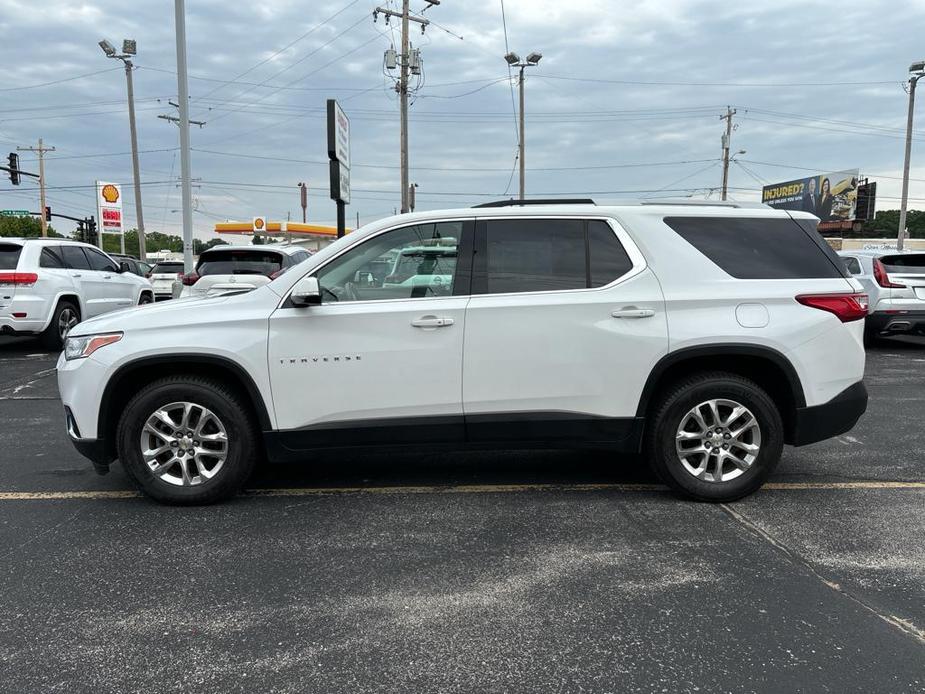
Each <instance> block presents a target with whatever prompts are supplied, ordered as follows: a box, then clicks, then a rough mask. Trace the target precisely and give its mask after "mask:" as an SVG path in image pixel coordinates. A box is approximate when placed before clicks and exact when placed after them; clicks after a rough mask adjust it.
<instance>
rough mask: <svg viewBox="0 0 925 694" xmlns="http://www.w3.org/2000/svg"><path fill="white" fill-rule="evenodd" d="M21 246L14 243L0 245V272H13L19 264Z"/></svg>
mask: <svg viewBox="0 0 925 694" xmlns="http://www.w3.org/2000/svg"><path fill="white" fill-rule="evenodd" d="M20 253H22V246H20V245H18V244H15V243H0V270H15V269H16V265H17V264H18V263H19V254H20Z"/></svg>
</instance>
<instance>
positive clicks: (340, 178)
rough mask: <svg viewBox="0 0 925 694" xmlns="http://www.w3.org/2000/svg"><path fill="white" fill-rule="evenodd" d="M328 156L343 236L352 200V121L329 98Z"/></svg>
mask: <svg viewBox="0 0 925 694" xmlns="http://www.w3.org/2000/svg"><path fill="white" fill-rule="evenodd" d="M328 158H329V159H330V160H331V164H330V167H331V168H330V173H331V186H330V187H331V199H332V200H335V201H336V202H337V238H341V237H342V236H343V235H344V233H345V232H346V229H347V221H346V209H345V208H346V205H347V204H348V203H349V202H350V121H349V120H348V119H347V114H345V113H344V110H343V109H342V108H341V107H340V104H338V103H337V100H335V99H328ZM303 190H304V189H303Z"/></svg>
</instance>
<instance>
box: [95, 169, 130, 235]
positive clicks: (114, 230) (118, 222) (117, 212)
mask: <svg viewBox="0 0 925 694" xmlns="http://www.w3.org/2000/svg"><path fill="white" fill-rule="evenodd" d="M96 212H97V219H99V220H100V222H99V230H100V232H101V233H103V234H123V233H124V232H125V226H124V224H123V222H122V186H121V185H119V184H118V183H107V182H106V181H97V182H96Z"/></svg>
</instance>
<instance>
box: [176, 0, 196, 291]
mask: <svg viewBox="0 0 925 694" xmlns="http://www.w3.org/2000/svg"><path fill="white" fill-rule="evenodd" d="M174 13H175V16H176V35H177V96H178V101H179V109H180V114H179V115H180V120H179V123H177V125H179V126H180V190H181V192H182V199H183V271H184V272H185V273H186V274H189V273H191V272H192V271H193V188H192V184H191V182H190V143H189V79H188V76H187V72H186V7H185V3H184V1H183V0H174Z"/></svg>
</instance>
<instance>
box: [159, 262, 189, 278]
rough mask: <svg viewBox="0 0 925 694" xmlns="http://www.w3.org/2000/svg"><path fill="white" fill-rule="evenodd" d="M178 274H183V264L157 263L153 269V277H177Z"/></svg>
mask: <svg viewBox="0 0 925 694" xmlns="http://www.w3.org/2000/svg"><path fill="white" fill-rule="evenodd" d="M178 272H183V263H155V264H154V267H153V268H151V274H152V275H166V274H171V275H176V274H177V273H178Z"/></svg>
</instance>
